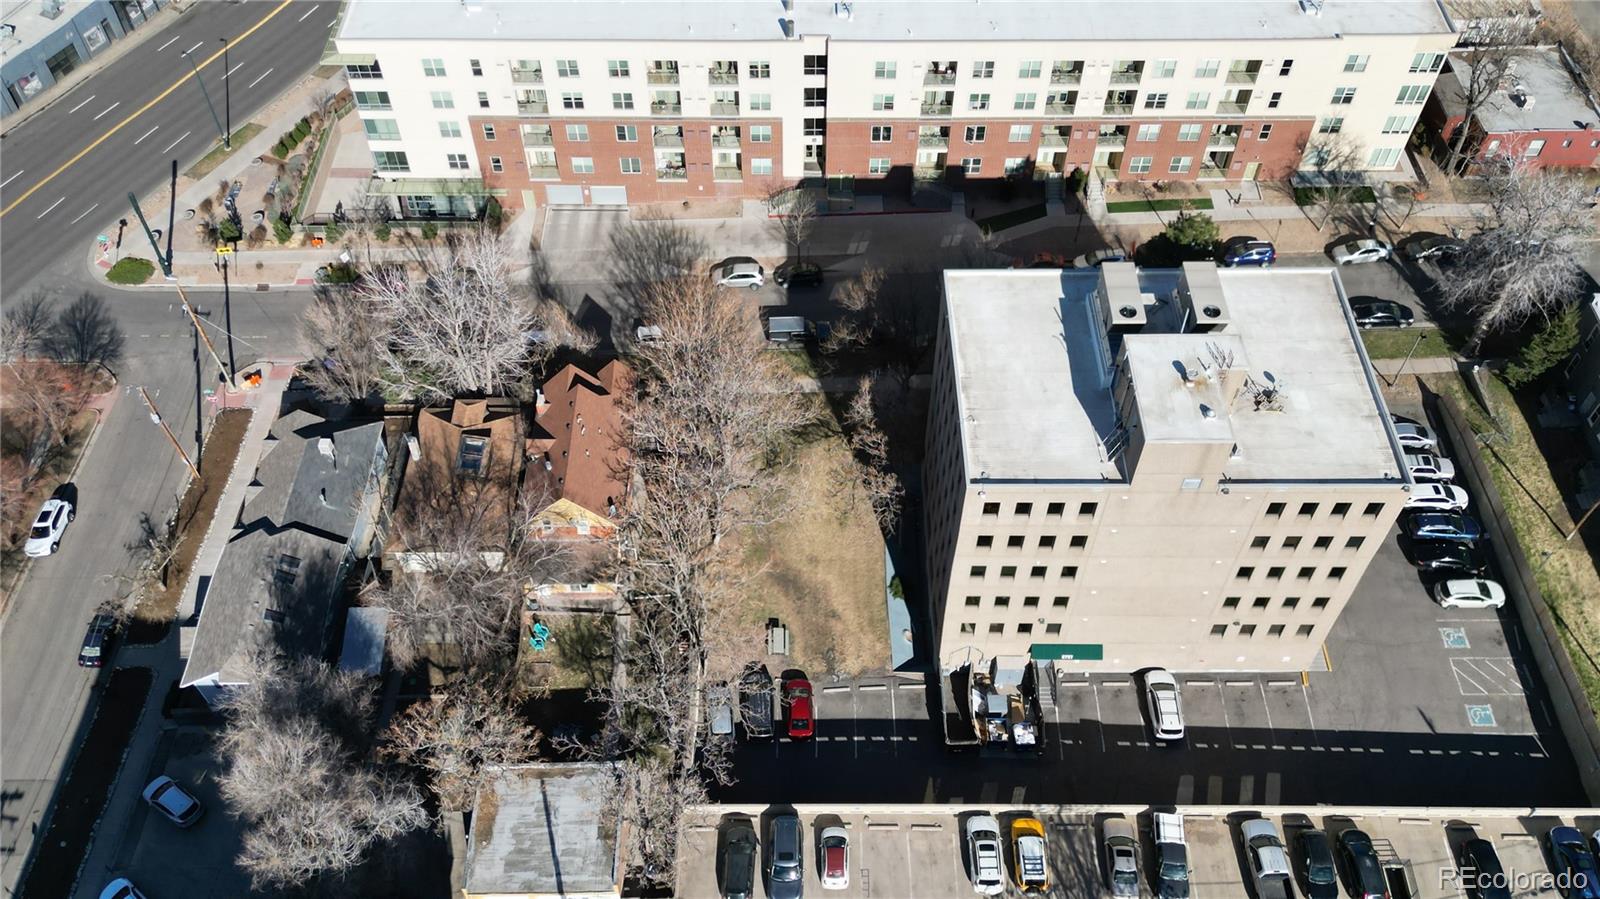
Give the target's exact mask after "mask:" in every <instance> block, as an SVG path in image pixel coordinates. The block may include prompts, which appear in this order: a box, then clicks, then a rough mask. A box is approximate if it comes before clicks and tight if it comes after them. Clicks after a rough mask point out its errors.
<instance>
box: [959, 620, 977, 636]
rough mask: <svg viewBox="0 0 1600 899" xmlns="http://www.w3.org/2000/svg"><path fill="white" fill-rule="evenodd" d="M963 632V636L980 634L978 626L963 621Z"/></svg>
mask: <svg viewBox="0 0 1600 899" xmlns="http://www.w3.org/2000/svg"><path fill="white" fill-rule="evenodd" d="M961 632H962V633H963V634H975V633H977V632H978V625H977V624H975V623H973V622H971V621H963V622H962V623H961Z"/></svg>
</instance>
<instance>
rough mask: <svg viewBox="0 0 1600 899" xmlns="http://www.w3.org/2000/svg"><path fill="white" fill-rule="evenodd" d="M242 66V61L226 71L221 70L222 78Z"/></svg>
mask: <svg viewBox="0 0 1600 899" xmlns="http://www.w3.org/2000/svg"><path fill="white" fill-rule="evenodd" d="M242 68H244V63H242V62H241V63H239V64H238V65H236V66H234V67H233V68H231V69H229V70H228V71H226V72H223V73H222V77H223V78H227V77H228V76H229V75H232V74H233V73H234V72H237V71H239V70H240V69H242Z"/></svg>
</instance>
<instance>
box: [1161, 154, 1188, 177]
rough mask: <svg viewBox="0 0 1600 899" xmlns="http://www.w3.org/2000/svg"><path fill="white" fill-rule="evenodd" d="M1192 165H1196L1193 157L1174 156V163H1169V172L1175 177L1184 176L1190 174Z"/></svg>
mask: <svg viewBox="0 0 1600 899" xmlns="http://www.w3.org/2000/svg"><path fill="white" fill-rule="evenodd" d="M1192 165H1194V157H1193V156H1174V157H1172V161H1171V162H1169V163H1167V171H1169V172H1171V173H1173V174H1174V175H1182V174H1184V173H1186V172H1188V171H1189V168H1190V166H1192Z"/></svg>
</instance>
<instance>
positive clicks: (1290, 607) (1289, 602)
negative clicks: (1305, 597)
mask: <svg viewBox="0 0 1600 899" xmlns="http://www.w3.org/2000/svg"><path fill="white" fill-rule="evenodd" d="M1299 605H1300V597H1298V596H1285V597H1284V598H1283V610H1284V611H1285V612H1292V611H1294V610H1295V608H1296V607H1297V606H1299Z"/></svg>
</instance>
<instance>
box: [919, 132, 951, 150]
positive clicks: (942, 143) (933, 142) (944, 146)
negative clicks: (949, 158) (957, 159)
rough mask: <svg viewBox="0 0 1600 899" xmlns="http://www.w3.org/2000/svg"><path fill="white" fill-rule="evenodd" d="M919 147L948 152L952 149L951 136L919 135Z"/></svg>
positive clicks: (936, 134)
mask: <svg viewBox="0 0 1600 899" xmlns="http://www.w3.org/2000/svg"><path fill="white" fill-rule="evenodd" d="M917 146H919V147H923V148H925V149H929V150H948V149H950V135H948V134H938V133H929V134H918V135H917Z"/></svg>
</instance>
